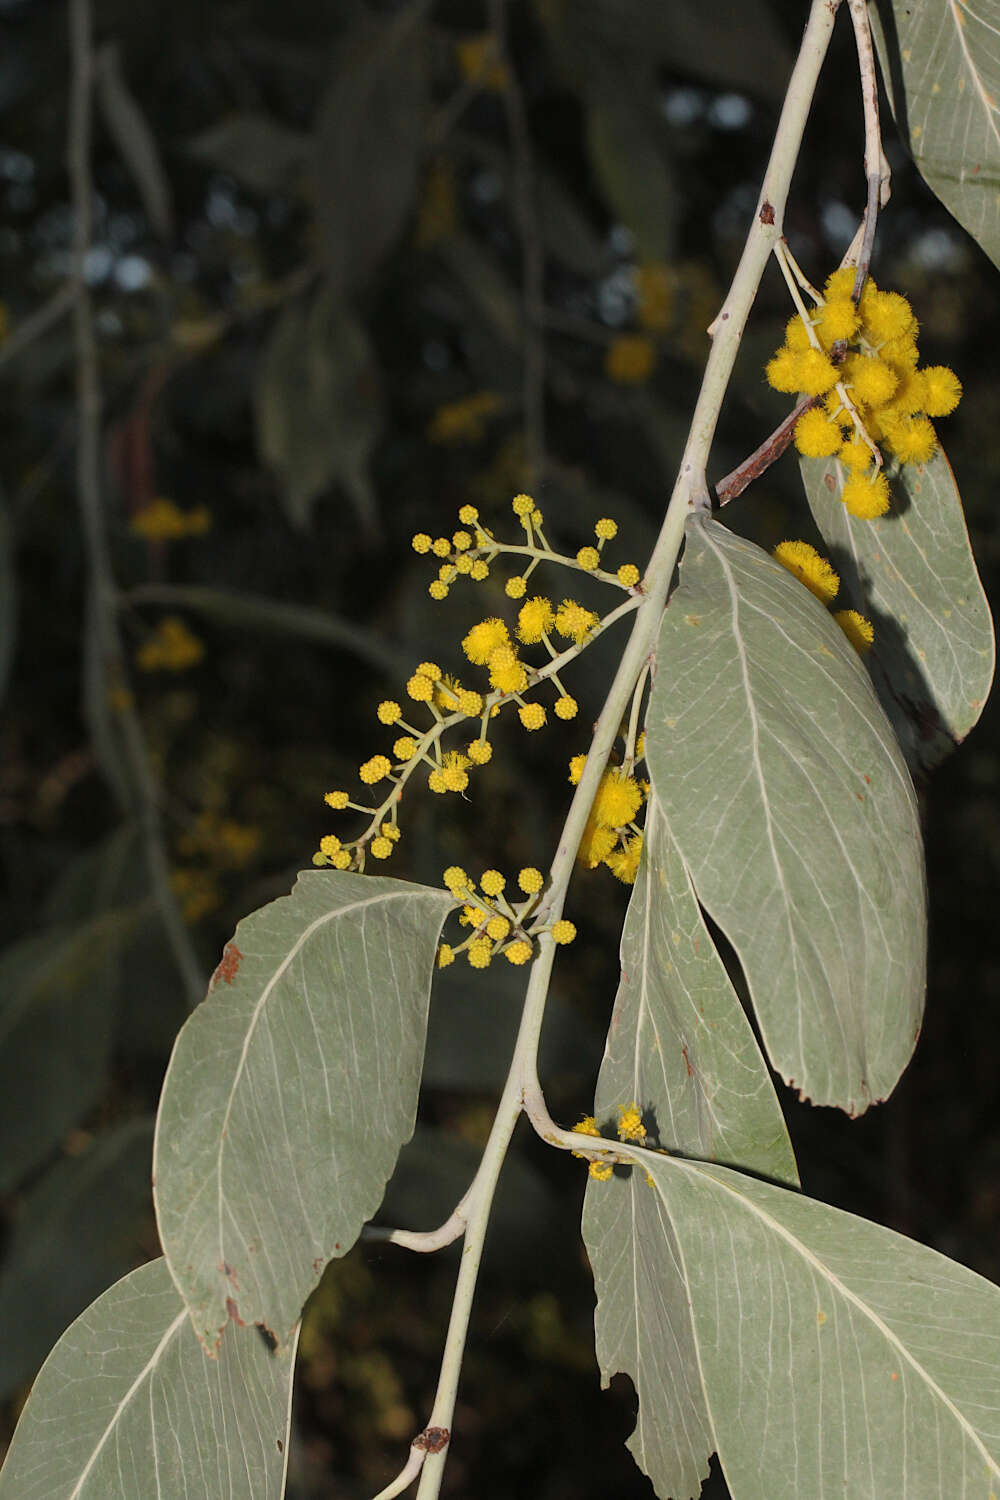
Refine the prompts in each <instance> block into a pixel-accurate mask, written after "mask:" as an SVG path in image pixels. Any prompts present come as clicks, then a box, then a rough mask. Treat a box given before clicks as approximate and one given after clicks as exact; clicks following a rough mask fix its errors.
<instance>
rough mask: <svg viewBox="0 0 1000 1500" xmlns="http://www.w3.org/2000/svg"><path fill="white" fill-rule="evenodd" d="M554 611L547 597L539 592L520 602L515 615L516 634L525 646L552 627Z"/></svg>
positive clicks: (537, 639)
mask: <svg viewBox="0 0 1000 1500" xmlns="http://www.w3.org/2000/svg"><path fill="white" fill-rule="evenodd" d="M554 619H555V611H554V610H553V608H552V605H551V603H550V601H549V600H548V599H545V598H543V597H542V596H541V595H540V594H539V595H536V596H535V598H534V599H529V600H528V602H527V604H522V605H521V608H520V610H519V611H518V616H517V635H518V639H519V640H521V641H523V642H524V644H525V645H526V646H528V645H533V644H534V643H535V642H536V641H540V640H541V638H542V636H543V635H545V634H546V632H547V631H549V630H551V629H552V622H553V620H554Z"/></svg>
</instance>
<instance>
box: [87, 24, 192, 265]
mask: <svg viewBox="0 0 1000 1500" xmlns="http://www.w3.org/2000/svg"><path fill="white" fill-rule="evenodd" d="M96 83H97V102H98V103H99V105H100V107H101V114H102V115H103V117H104V123H105V125H106V126H107V128H108V134H109V135H110V136H111V139H112V140H113V141H114V143H115V146H116V147H117V149H118V151H119V153H120V154H121V158H122V160H123V161H124V163H125V165H126V166H127V167H128V170H129V172H130V174H131V177H132V181H133V182H134V183H135V185H136V189H137V191H138V193H139V197H140V198H141V200H142V206H143V208H144V209H145V211H146V217H147V218H148V219H149V222H150V224H151V226H152V227H153V229H154V230H155V231H156V233H157V234H158V235H159V236H160V238H161V239H168V238H169V237H170V236H171V235H172V234H173V227H174V211H173V193H172V192H171V188H170V182H169V180H168V178H167V175H166V173H165V172H164V170H163V163H162V161H161V160H160V153H159V150H158V148H157V144H156V137H155V136H154V134H153V132H152V130H151V129H150V126H149V122H148V121H147V119H146V116H145V114H144V113H143V111H142V108H141V107H140V105H139V101H138V100H137V99H136V97H135V94H134V93H133V92H132V90H131V89H130V88H129V86H128V81H127V80H126V78H125V74H124V72H123V71H122V64H121V51H120V48H119V47H118V46H117V45H116V44H115V43H114V42H107V43H105V45H104V46H103V47H102V48H101V50H100V52H99V53H98V56H97V67H96Z"/></svg>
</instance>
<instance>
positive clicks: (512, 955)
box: [503, 938, 531, 964]
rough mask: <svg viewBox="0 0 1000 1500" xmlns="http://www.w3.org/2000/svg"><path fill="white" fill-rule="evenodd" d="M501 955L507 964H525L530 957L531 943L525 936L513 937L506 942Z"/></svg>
mask: <svg viewBox="0 0 1000 1500" xmlns="http://www.w3.org/2000/svg"><path fill="white" fill-rule="evenodd" d="M503 956H504V958H505V959H506V960H507V962H508V963H509V964H526V963H527V962H528V959H529V958H530V957H531V944H530V943H529V942H528V941H527V940H526V939H525V938H515V940H514V941H513V942H512V943H508V944H507V946H506V948H505V949H504V950H503Z"/></svg>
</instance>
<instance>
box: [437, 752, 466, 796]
mask: <svg viewBox="0 0 1000 1500" xmlns="http://www.w3.org/2000/svg"><path fill="white" fill-rule="evenodd" d="M469 764H470V762H469V758H468V756H467V755H463V754H462V752H461V751H460V750H446V751H445V752H444V756H443V758H442V767H441V775H442V777H443V779H444V787H445V791H447V792H464V791H465V789H466V787H467V786H468V785H469V777H468V774H467V772H466V769H465V768H466V766H468V765H469Z"/></svg>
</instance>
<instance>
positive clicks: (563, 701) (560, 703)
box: [555, 693, 579, 719]
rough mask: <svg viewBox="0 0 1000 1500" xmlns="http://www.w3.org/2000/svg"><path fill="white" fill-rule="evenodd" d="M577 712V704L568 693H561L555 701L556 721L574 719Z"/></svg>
mask: <svg viewBox="0 0 1000 1500" xmlns="http://www.w3.org/2000/svg"><path fill="white" fill-rule="evenodd" d="M578 712H579V704H578V703H577V701H576V699H575V698H571V697H570V696H569V694H568V693H563V695H562V697H561V698H557V699H556V703H555V713H556V718H557V719H575V718H576V716H577V713H578Z"/></svg>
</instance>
